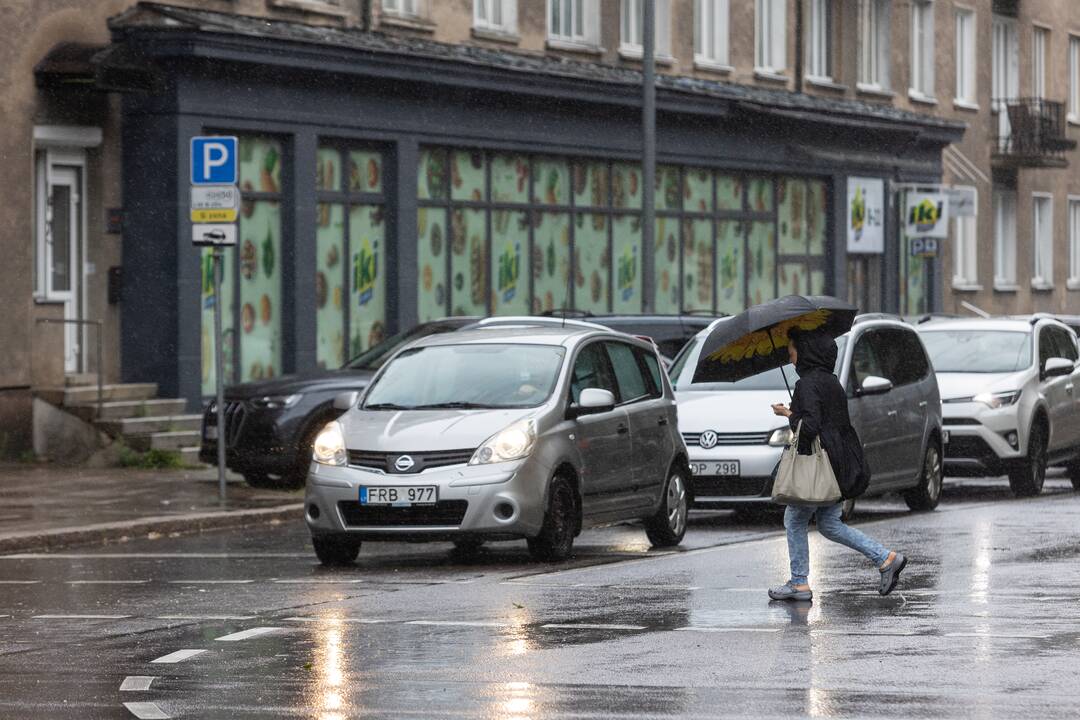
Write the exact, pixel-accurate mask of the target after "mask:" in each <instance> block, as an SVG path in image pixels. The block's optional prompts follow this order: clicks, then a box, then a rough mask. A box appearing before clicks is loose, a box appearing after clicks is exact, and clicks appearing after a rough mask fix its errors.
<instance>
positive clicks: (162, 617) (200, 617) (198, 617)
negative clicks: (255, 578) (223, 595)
mask: <svg viewBox="0 0 1080 720" xmlns="http://www.w3.org/2000/svg"><path fill="white" fill-rule="evenodd" d="M255 618H256V616H255V615H158V616H157V617H155V618H154V619H155V620H254V619H255Z"/></svg>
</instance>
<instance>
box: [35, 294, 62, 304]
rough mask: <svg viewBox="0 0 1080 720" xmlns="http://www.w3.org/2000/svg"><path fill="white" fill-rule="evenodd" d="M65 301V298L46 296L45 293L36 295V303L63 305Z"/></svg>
mask: <svg viewBox="0 0 1080 720" xmlns="http://www.w3.org/2000/svg"><path fill="white" fill-rule="evenodd" d="M65 302H66V301H65V300H56V299H53V298H51V297H46V296H45V295H35V296H34V304H35V305H63V304H64V303H65Z"/></svg>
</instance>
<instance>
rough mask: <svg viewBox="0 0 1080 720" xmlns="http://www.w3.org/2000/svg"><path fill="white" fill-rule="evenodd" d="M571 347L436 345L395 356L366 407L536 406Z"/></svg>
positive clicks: (551, 385)
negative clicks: (567, 348)
mask: <svg viewBox="0 0 1080 720" xmlns="http://www.w3.org/2000/svg"><path fill="white" fill-rule="evenodd" d="M565 354H566V351H565V349H564V348H562V347H553V346H550V345H524V344H515V345H509V344H467V345H435V346H432V347H421V348H413V349H409V350H405V351H404V352H402V353H401V354H400V355H398V356H397V357H395V358H394V359H393V360H392V361H391V362H390V364H389V365H388V366H387V367H386V370H385V371H384V372H383V374H382V375H381V376H380V377H379V379H378V380H377V381H376V382H375V384H374V385H373V386H372V388H371V390H370V391H369V392H368V394H367V397H366V398H365V399H364V406H363V407H364V409H365V410H418V409H437V408H445V409H461V410H469V409H480V408H514V407H536V406H537V405H540V404H542V403H543V402H544V401H546V400H547V399H548V398H549V397H550V396H551V393H552V390H553V389H554V388H555V381H556V379H557V378H558V376H559V368H560V367H561V366H562V361H563V357H564V356H565Z"/></svg>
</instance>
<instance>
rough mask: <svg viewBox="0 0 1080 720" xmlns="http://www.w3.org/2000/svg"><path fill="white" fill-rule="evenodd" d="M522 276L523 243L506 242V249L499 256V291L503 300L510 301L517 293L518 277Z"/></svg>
mask: <svg viewBox="0 0 1080 720" xmlns="http://www.w3.org/2000/svg"><path fill="white" fill-rule="evenodd" d="M520 276H521V245H511V244H510V243H507V244H506V249H504V250H503V251H502V254H501V255H500V256H499V286H498V287H499V293H500V294H501V295H502V301H503V302H510V301H511V300H513V299H514V295H515V294H516V293H517V284H518V278H519V277H520Z"/></svg>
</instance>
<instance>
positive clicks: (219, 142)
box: [191, 135, 237, 185]
mask: <svg viewBox="0 0 1080 720" xmlns="http://www.w3.org/2000/svg"><path fill="white" fill-rule="evenodd" d="M236 148H237V140H236V138H235V137H221V136H216V135H215V136H210V137H193V138H191V184H192V185H235V184H236V179H237V178H236V174H237V173H236V158H237V154H236Z"/></svg>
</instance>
